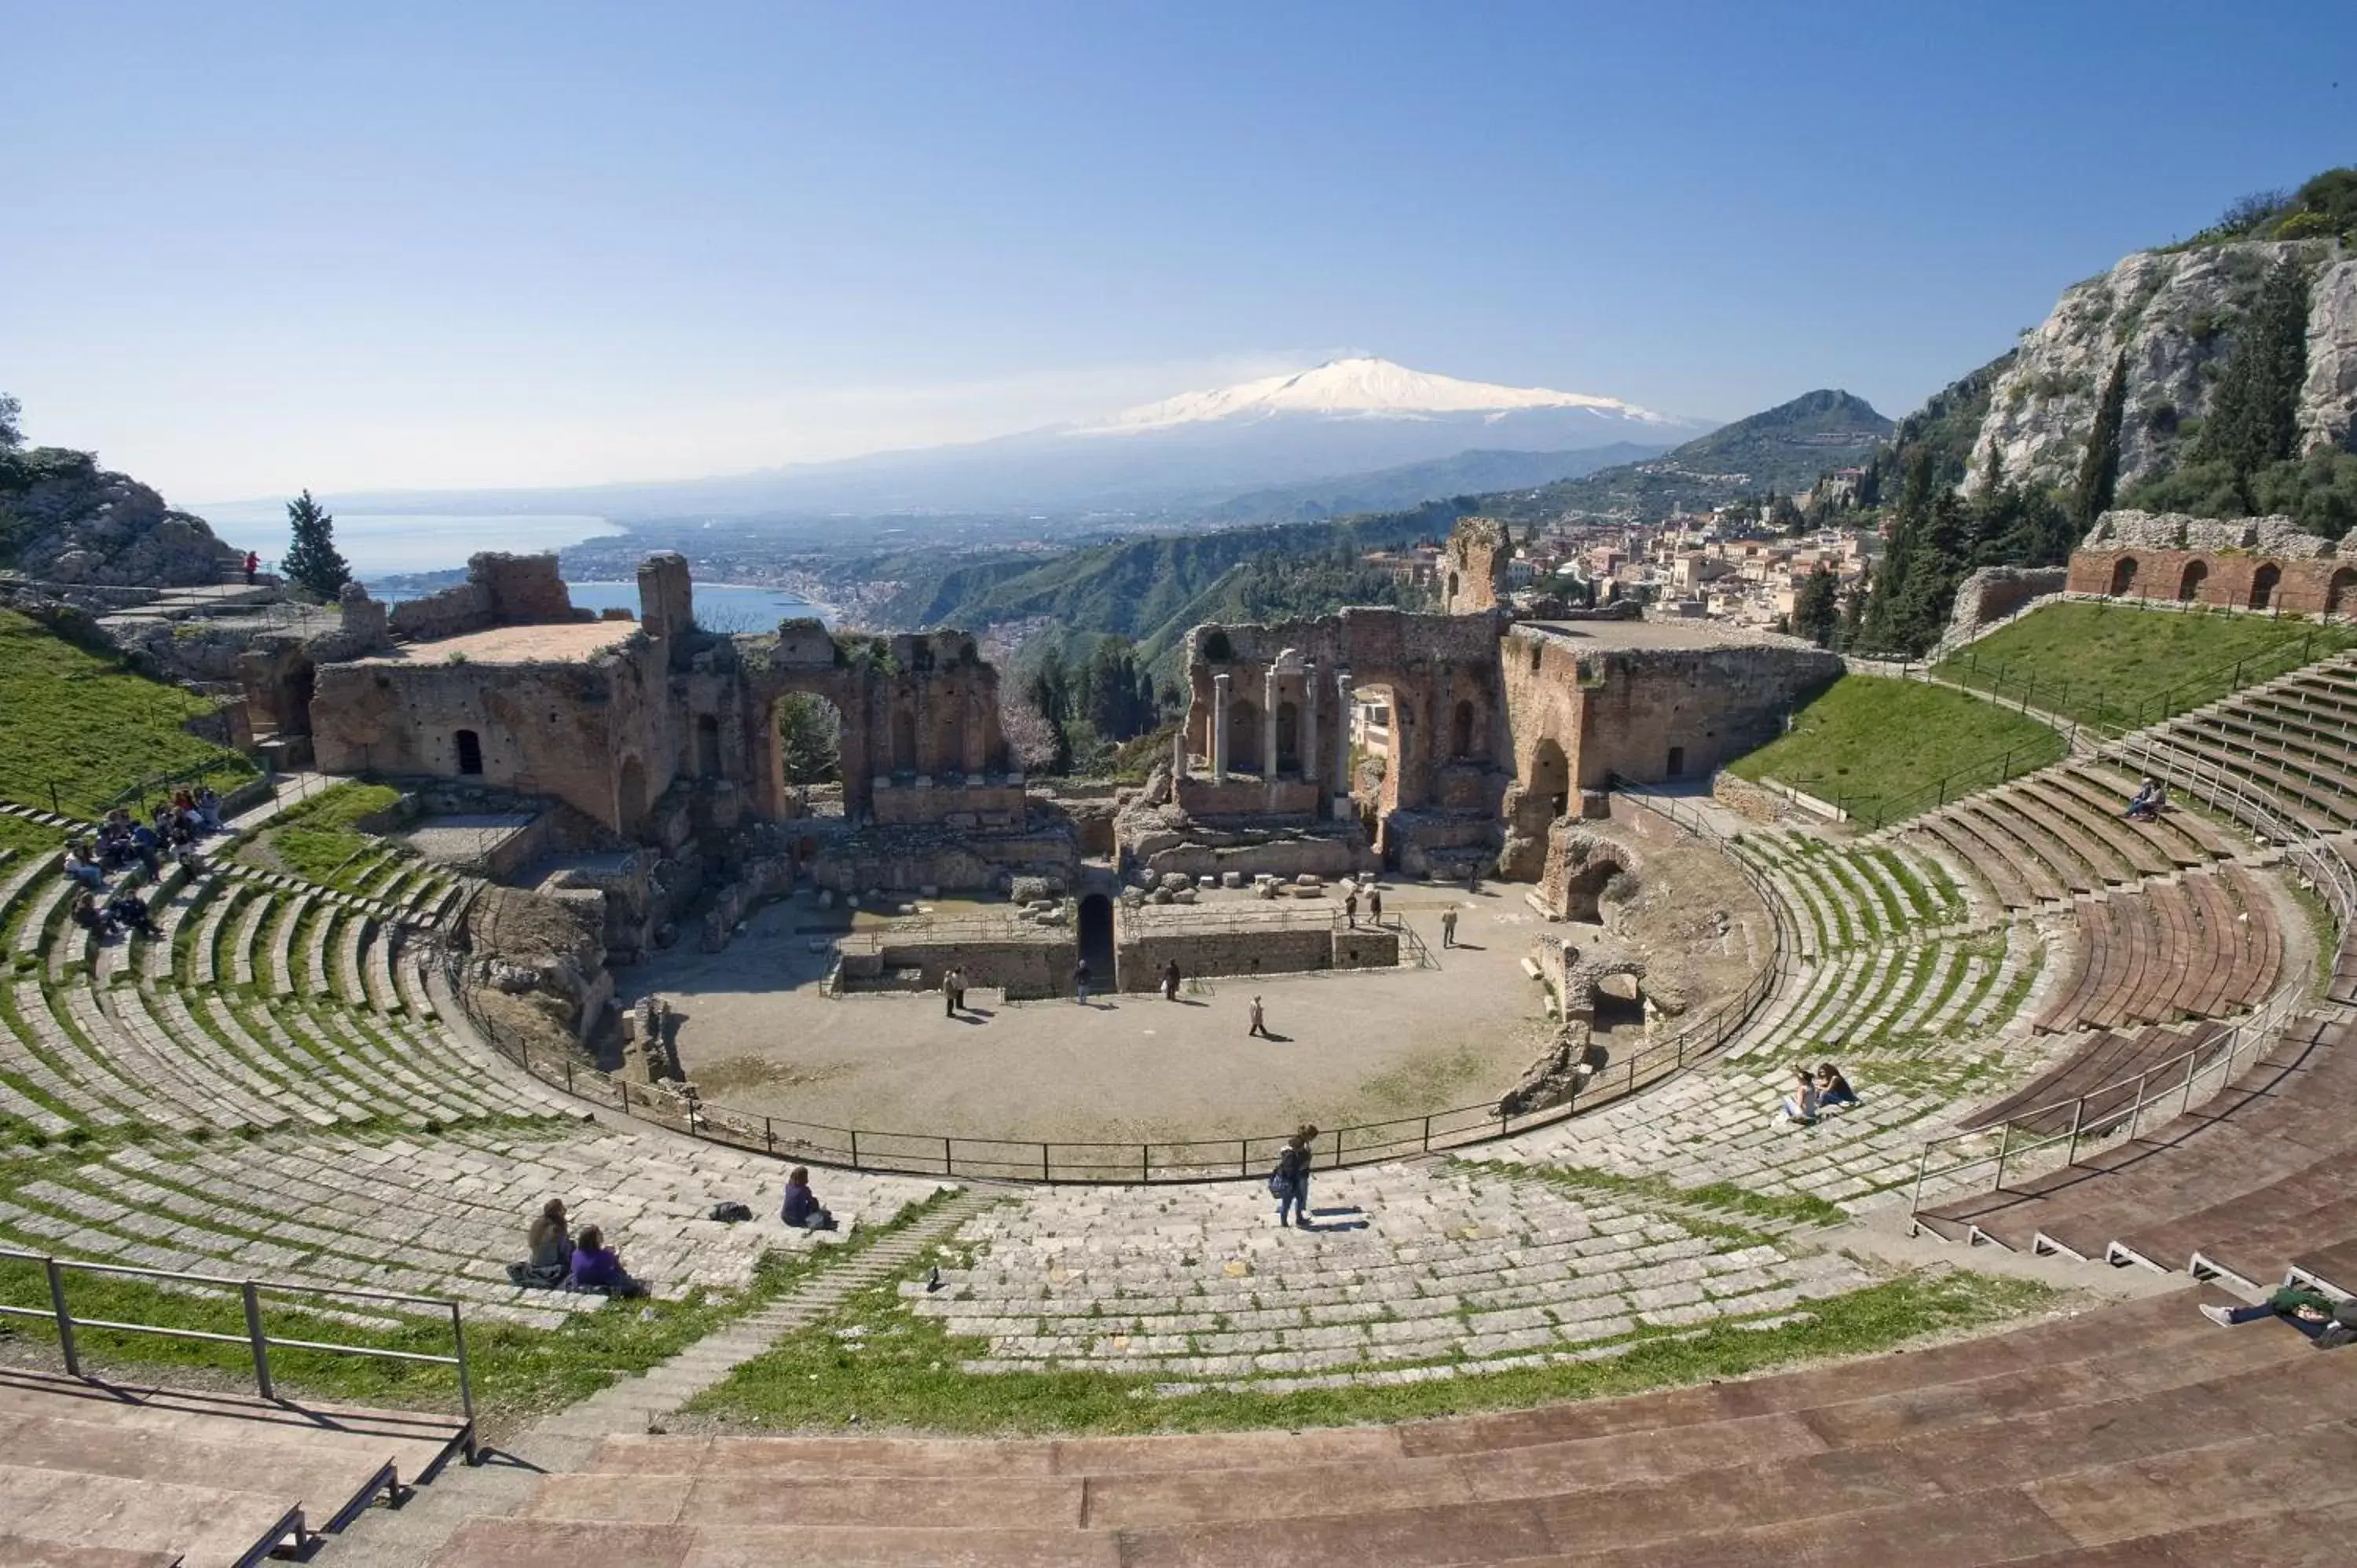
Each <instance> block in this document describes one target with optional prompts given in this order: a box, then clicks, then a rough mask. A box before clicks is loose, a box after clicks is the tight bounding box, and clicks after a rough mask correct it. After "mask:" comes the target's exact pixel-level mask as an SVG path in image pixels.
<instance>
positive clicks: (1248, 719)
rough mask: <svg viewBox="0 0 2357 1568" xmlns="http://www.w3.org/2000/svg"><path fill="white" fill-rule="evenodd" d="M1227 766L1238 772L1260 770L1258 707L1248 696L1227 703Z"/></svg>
mask: <svg viewBox="0 0 2357 1568" xmlns="http://www.w3.org/2000/svg"><path fill="white" fill-rule="evenodd" d="M1228 766H1229V767H1230V768H1233V769H1234V770H1235V771H1237V772H1239V773H1257V772H1259V771H1260V707H1259V705H1258V704H1257V703H1254V701H1253V700H1252V699H1251V698H1250V697H1238V698H1237V699H1236V700H1235V701H1234V702H1232V703H1229V704H1228Z"/></svg>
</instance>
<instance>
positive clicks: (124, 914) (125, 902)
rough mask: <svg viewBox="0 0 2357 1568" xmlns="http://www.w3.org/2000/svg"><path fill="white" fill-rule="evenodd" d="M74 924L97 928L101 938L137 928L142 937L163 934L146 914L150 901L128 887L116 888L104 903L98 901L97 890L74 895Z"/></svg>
mask: <svg viewBox="0 0 2357 1568" xmlns="http://www.w3.org/2000/svg"><path fill="white" fill-rule="evenodd" d="M73 923H74V924H75V925H77V926H80V927H81V929H83V930H85V931H96V932H97V933H98V938H99V940H101V941H107V940H112V939H113V938H114V937H117V936H120V935H122V934H123V933H124V932H126V931H136V932H137V933H138V934H139V935H141V936H143V937H154V936H157V935H160V934H161V933H159V932H158V931H157V930H156V922H155V920H154V919H153V918H151V917H150V916H149V915H148V913H147V900H145V898H142V897H139V895H138V894H136V893H134V892H132V891H131V890H130V889H129V888H127V887H124V888H118V889H116V891H115V892H114V894H113V896H112V897H109V898H108V899H107V900H106V902H105V903H103V904H102V903H100V902H99V901H98V895H97V894H95V893H81V894H77V895H75V897H74V901H73Z"/></svg>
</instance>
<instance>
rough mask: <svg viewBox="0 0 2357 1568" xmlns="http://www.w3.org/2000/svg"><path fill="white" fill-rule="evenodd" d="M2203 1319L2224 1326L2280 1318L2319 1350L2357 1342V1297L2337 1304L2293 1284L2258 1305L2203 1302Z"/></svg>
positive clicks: (2318, 1293)
mask: <svg viewBox="0 0 2357 1568" xmlns="http://www.w3.org/2000/svg"><path fill="white" fill-rule="evenodd" d="M2201 1316H2204V1317H2206V1318H2208V1319H2209V1320H2210V1321H2211V1322H2212V1323H2215V1324H2220V1325H2224V1326H2231V1325H2233V1324H2237V1323H2256V1322H2257V1321H2258V1320H2259V1319H2261V1318H2263V1317H2280V1318H2282V1319H2283V1320H2284V1321H2285V1322H2287V1323H2288V1324H2290V1325H2291V1326H2293V1327H2294V1328H2297V1329H2298V1330H2299V1331H2300V1332H2301V1333H2302V1334H2305V1335H2307V1336H2308V1337H2309V1339H2311V1340H2313V1341H2314V1342H2315V1345H2316V1348H2318V1349H2319V1350H2330V1349H2333V1348H2336V1347H2339V1346H2342V1345H2347V1344H2351V1343H2352V1342H2357V1298H2344V1299H2341V1300H2339V1301H2336V1300H2334V1299H2333V1298H2332V1297H2330V1296H2329V1295H2326V1294H2324V1293H2323V1292H2322V1291H2314V1290H2300V1289H2298V1288H2297V1287H2296V1286H2292V1285H2286V1286H2285V1287H2284V1288H2283V1289H2281V1290H2279V1291H2276V1293H2275V1294H2272V1295H2270V1296H2268V1297H2267V1299H2266V1300H2265V1301H2264V1302H2261V1303H2260V1304H2259V1305H2256V1306H2233V1307H2228V1306H2219V1305H2214V1304H2213V1303H2209V1302H2204V1303H2203V1304H2202V1305H2201Z"/></svg>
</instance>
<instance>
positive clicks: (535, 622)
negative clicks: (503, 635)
mask: <svg viewBox="0 0 2357 1568" xmlns="http://www.w3.org/2000/svg"><path fill="white" fill-rule="evenodd" d="M594 619H596V617H595V616H593V615H591V614H590V613H589V612H588V611H587V610H582V609H576V608H574V607H573V596H572V594H571V593H570V592H568V591H567V590H566V588H565V579H564V577H563V576H562V575H559V573H558V570H557V559H556V553H555V552H554V551H549V552H545V553H541V554H537V555H511V554H508V553H505V552H504V551H496V550H490V551H484V552H482V553H479V554H477V555H473V556H470V557H468V561H467V580H466V581H465V582H463V583H458V584H455V585H452V586H450V587H447V588H444V589H443V590H441V591H440V592H439V593H434V594H428V595H426V596H425V597H423V598H416V599H405V600H404V601H403V602H401V603H400V604H397V605H394V606H393V607H392V608H391V609H390V610H389V611H387V612H386V616H385V624H386V626H387V627H388V628H390V629H391V630H392V632H393V635H394V636H395V637H400V638H405V639H408V640H410V641H413V642H431V641H435V640H437V639H441V638H446V637H461V636H464V635H465V634H467V633H468V632H473V631H489V630H490V628H493V627H495V626H544V625H548V624H550V623H553V622H557V621H570V620H594Z"/></svg>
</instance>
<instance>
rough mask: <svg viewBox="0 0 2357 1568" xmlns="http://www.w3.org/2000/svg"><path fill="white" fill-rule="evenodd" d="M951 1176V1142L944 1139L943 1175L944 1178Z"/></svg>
mask: <svg viewBox="0 0 2357 1568" xmlns="http://www.w3.org/2000/svg"><path fill="white" fill-rule="evenodd" d="M949 1174H950V1141H949V1140H948V1139H947V1138H943V1139H942V1175H943V1176H948V1175H949Z"/></svg>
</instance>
